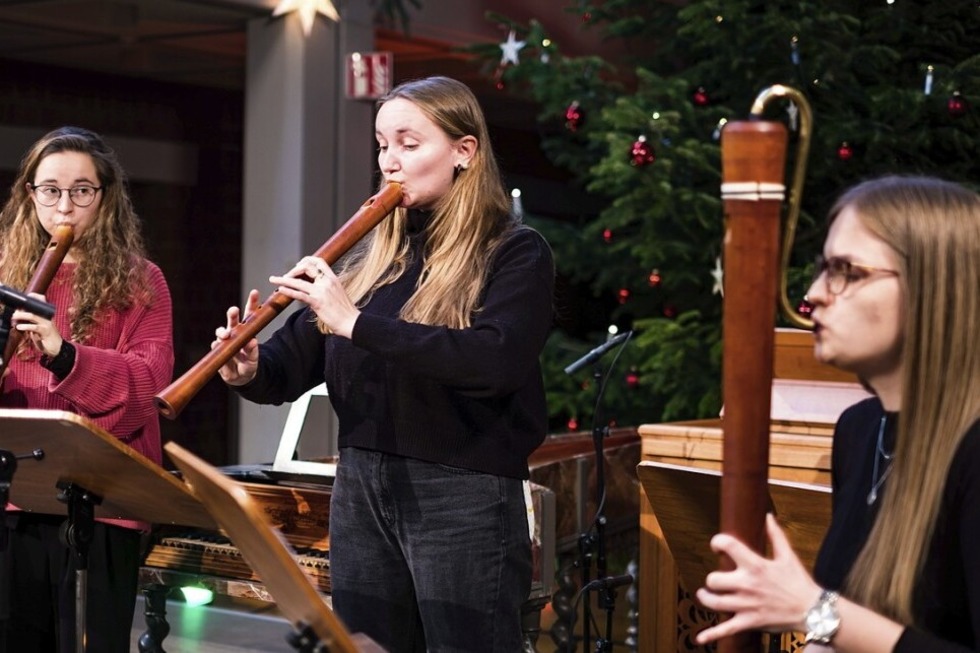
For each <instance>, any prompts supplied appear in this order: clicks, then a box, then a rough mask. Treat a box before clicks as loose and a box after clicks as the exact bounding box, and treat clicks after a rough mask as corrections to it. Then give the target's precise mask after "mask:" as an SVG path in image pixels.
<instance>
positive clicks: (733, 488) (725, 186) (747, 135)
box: [718, 86, 810, 653]
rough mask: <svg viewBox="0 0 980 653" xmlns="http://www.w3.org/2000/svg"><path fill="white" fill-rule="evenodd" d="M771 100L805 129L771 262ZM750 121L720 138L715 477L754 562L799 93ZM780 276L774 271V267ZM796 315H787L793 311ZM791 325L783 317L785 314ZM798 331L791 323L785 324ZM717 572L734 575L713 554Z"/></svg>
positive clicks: (778, 149) (760, 538)
mask: <svg viewBox="0 0 980 653" xmlns="http://www.w3.org/2000/svg"><path fill="white" fill-rule="evenodd" d="M773 97H791V98H792V100H793V101H794V102H795V103H796V104H797V106H798V108H799V109H800V115H801V118H802V121H801V123H802V124H803V125H804V126H803V127H802V128H801V132H800V147H799V151H798V154H797V157H796V163H797V165H796V172H795V184H794V187H793V188H794V193H793V197H792V203H795V204H796V206H797V208H796V209H795V212H793V213H792V214H791V216H790V219H789V220H788V222H787V227H786V229H785V230H784V232H785V233H784V235H785V236H787V238H785V239H784V241H783V245H782V248H783V256H782V265H781V263H780V240H779V237H780V232H781V229H780V222H781V220H780V215H781V212H782V207H783V200H784V199H785V197H786V189H785V185H784V183H783V180H784V176H785V167H786V166H785V163H786V147H787V141H788V136H787V130H786V128H785V127H784V126H783V125H782V124H781V123H777V122H771V121H764V120H760V119H758V118H759V117H760V116H761V114H762V111H763V108H764V106H765V104H766V102H767V101H768V100H769V99H770V98H773ZM752 116H753V118H755V119H754V120H748V121H736V122H729V123H727V124H726V125H725V127H724V129H723V130H722V134H721V157H722V186H721V195H722V200H723V203H724V211H725V238H724V262H725V276H724V291H725V292H724V298H725V300H724V301H725V303H724V310H723V316H722V346H723V351H722V397H723V401H724V406H725V410H724V415H723V417H722V436H723V440H722V477H721V511H720V514H721V531H722V532H724V533H729V534H731V535H734V536H735V537H737V538H738V539H739V540H741V541H742V542H744V543H745V544H746V545H748V546H749V547H751V548H752V549H754V550H755V551H756V552H758V553H760V554H762V553H764V552H765V550H766V532H765V517H766V512H768V510H769V494H768V480H769V478H768V477H769V433H770V429H771V425H770V404H771V396H772V375H773V356H774V353H773V348H774V344H775V318H776V306H777V294H780V293H779V292H777V285H779V286H780V290H781V291H782V293H781V297H780V299H781V301H782V305H783V307H784V309H785V308H786V307H787V306H788V301H787V300H786V299H785V283H784V282H780V279H784V278H785V269H784V268H785V266H786V264H787V263H788V260H789V249H790V248H791V246H792V234H793V230H794V229H795V221H796V217H797V216H798V203H799V198H800V188H801V187H802V181H803V171H804V170H805V162H806V150H807V147H808V143H809V134H810V130H809V126H810V108H809V104H808V103H807V101H806V99H805V97H803V96H802V94H800V93H799V92H798V91H795V90H794V89H790V88H787V87H784V86H773V87H771V88H769V89H767V90H765V91H763V93H761V94H760V95H759V97H758V98H757V99H756V101H755V103H754V104H753V107H752ZM781 268H783V269H781ZM793 314H794V315H795V311H793ZM787 317H791V316H787ZM791 321H792V322H793V323H794V324H798V325H800V321H799V320H792V319H791ZM720 566H721V568H722V569H725V570H730V569H732V568H733V564H732V561H731V560H730V559H728V558H727V556H722V560H721V561H720ZM761 646H762V635H761V634H760V633H758V632H743V633H739V634H737V635H734V636H732V637H726V638H724V639H722V640H720V641H719V643H718V651H719V652H720V653H749V652H751V653H759V651H761Z"/></svg>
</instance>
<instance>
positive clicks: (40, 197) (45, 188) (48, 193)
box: [31, 184, 103, 208]
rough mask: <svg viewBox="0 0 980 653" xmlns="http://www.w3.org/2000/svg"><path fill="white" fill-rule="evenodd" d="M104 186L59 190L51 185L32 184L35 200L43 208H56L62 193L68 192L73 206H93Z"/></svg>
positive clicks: (83, 186)
mask: <svg viewBox="0 0 980 653" xmlns="http://www.w3.org/2000/svg"><path fill="white" fill-rule="evenodd" d="M102 188H103V186H87V185H81V186H72V187H71V188H58V187H57V186H53V185H51V184H37V185H35V184H31V190H32V191H34V199H36V200H37V201H38V203H39V204H41V206H55V205H56V204H57V203H58V202H60V201H61V193H63V192H64V191H68V198H69V199H70V200H71V202H72V204H74V205H75V206H79V207H82V208H84V207H86V206H91V205H92V202H94V201H95V196H96V195H98V194H99V191H100V190H102Z"/></svg>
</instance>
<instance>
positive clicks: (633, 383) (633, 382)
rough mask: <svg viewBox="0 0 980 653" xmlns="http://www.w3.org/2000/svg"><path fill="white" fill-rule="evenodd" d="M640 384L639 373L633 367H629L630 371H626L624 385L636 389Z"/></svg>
mask: <svg viewBox="0 0 980 653" xmlns="http://www.w3.org/2000/svg"><path fill="white" fill-rule="evenodd" d="M639 386H640V373H639V372H637V371H636V368H635V367H631V368H630V371H629V372H627V373H626V387H628V388H629V389H630V390H636V389H637V388H638V387H639Z"/></svg>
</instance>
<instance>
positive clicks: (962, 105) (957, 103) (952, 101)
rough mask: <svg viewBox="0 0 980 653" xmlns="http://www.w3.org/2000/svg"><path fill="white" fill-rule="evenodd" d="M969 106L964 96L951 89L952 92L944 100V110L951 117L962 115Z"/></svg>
mask: <svg viewBox="0 0 980 653" xmlns="http://www.w3.org/2000/svg"><path fill="white" fill-rule="evenodd" d="M969 108H970V107H969V104H968V103H967V101H966V98H964V97H963V96H962V95H960V92H959V91H953V94H952V95H950V96H949V99H948V100H947V101H946V110H947V111H948V112H949V115H950V117H951V118H961V117H963V116H964V115H966V112H967V110H968V109H969Z"/></svg>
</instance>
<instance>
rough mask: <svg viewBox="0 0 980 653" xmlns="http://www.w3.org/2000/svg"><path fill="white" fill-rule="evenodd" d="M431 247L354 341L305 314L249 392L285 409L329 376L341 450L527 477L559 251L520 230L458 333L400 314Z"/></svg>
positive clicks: (281, 339) (262, 360)
mask: <svg viewBox="0 0 980 653" xmlns="http://www.w3.org/2000/svg"><path fill="white" fill-rule="evenodd" d="M412 218H414V219H416V220H417V219H418V216H412ZM423 241H424V236H423V234H422V233H414V234H412V235H411V236H410V244H411V250H412V258H411V261H410V263H409V266H408V269H407V270H406V271H405V273H404V274H403V275H402V276H401V277H399V278H398V279H397V280H396V281H395V282H394V283H392V284H389V285H387V286H384V287H382V288H380V289H378V290H377V291H376V292H375V293H374V295H373V296H372V297H371V299H370V301H369V302H368V303H367V304H366V305H365V306H364V307H363V308H362V312H361V315H360V316H359V317H358V318H357V322H356V323H355V325H354V330H353V333H352V335H351V339H350V340H347V339H346V338H340V337H334V336H323V335H322V334H321V333H320V332H319V331H317V329H316V324H315V322H314V316H313V313H312V312H311V311H310V309H309V308H305V309H303V310H300V311H297V312H295V313H294V314H292V315H291V316H290V317H289V319H288V320H287V322H286V324H285V325H283V326H282V327H281V328H280V329H278V330H277V331H276V332H275V333H274V334H273V336H272V337H271V338H270V339H269V340H268V341H267V342H265V343H263V344H262V346H261V347H260V348H259V371H258V375H257V376H256V378H255V379H254V380H253V381H252V382H251V383H249V384H248V385H246V386H242V387H241V388H239V389H238V390H239V392H240V393H241V394H242V396H244V397H245V398H247V399H249V400H252V401H255V402H258V403H273V404H279V403H282V402H286V401H293V400H295V399H296V398H298V397H299V396H300V395H301V394H302V393H303V392H305V391H306V390H308V389H310V388H312V387H314V386H316V385H318V384H319V383H321V382H323V381H326V384H327V390H328V393H329V396H330V401H331V403H332V405H333V407H334V410H335V411H336V413H337V416H338V419H339V445H340V446H341V447H358V448H362V449H369V450H373V451H382V452H386V453H391V454H397V455H400V456H406V457H410V458H418V459H421V460H426V461H430V462H436V463H442V464H446V465H451V466H454V467H462V468H466V469H471V470H474V471H479V472H485V473H490V474H496V475H500V476H508V477H513V478H520V479H526V478H528V468H527V458H528V455H529V454H530V453H531V452H532V451H534V449H535V448H537V446H538V445H539V444H540V443H541V442H542V440H543V439H544V437H545V433H546V431H547V408H546V404H545V395H544V386H543V383H542V380H541V369H540V366H539V363H538V356H539V354H540V353H541V349H542V347H543V346H544V343H545V340H546V339H547V337H548V333H549V331H550V329H551V325H552V315H553V308H552V296H553V292H554V263H553V260H552V255H551V250H550V248H549V247H548V245H547V243H546V242H545V241H544V239H543V238H542V237H541V236H540V235H539V234H538V233H537V232H536V231H534V230H532V229H529V228H526V227H521V228H518V229H516V230H515V231H513V233H512V234H511V235H509V236H508V237H507V239H506V241H505V242H504V243H503V244H502V245H501V246H500V247H499V249H498V250H497V252H496V254H495V256H494V260H493V263H492V266H491V269H490V271H489V275H488V279H487V282H486V285H485V288H484V293H483V297H482V303H481V308H480V310H478V311H477V312H476V314H475V315H474V316H473V318H472V320H471V322H472V324H471V326H470V327H468V328H466V329H451V328H448V327H443V326H429V325H424V324H414V323H409V322H405V321H404V320H401V319H399V318H398V317H397V315H398V312H399V310H400V309H401V307H402V306H403V305H404V304H405V302H406V301H408V299H409V297H410V296H411V295H412V293H413V292H414V290H415V287H416V283H417V281H418V278H419V274H420V272H421V269H422V256H421V252H422V248H423V245H424V242H423Z"/></svg>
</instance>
